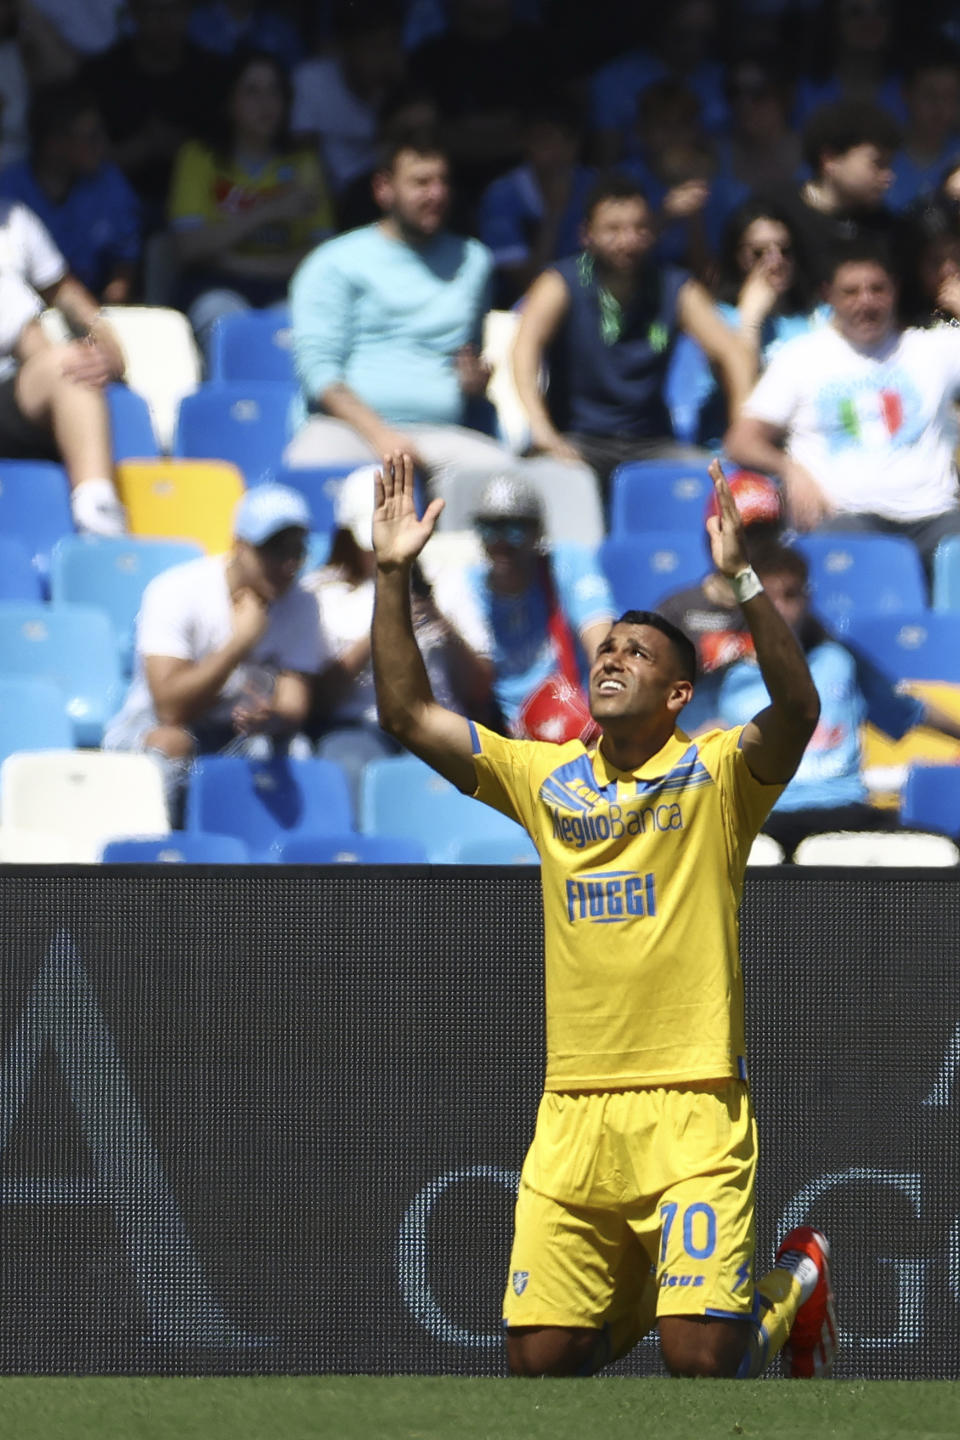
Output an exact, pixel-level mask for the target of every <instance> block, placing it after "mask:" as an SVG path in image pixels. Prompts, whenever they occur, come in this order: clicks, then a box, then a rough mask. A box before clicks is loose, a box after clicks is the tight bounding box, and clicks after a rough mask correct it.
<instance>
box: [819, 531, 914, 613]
mask: <svg viewBox="0 0 960 1440" xmlns="http://www.w3.org/2000/svg"><path fill="white" fill-rule="evenodd" d="M796 546H797V549H798V550H800V551H801V552H802V554H803V555H804V556H805V557H806V560H807V563H808V564H809V566H810V595H811V600H812V603H813V606H814V608H815V609H816V611H817V613H818V614H819V615H820V616H821V617H822V618H823V620H825V621H826V623H827V624H828V625H829V626H830V627H831V629H833V630H835V631H837V632H839V633H843V632H845V631H846V630H847V629H848V627H849V625H850V622H851V620H852V619H853V617H854V616H856V615H905V614H914V613H917V612H921V611H923V610H925V609H926V608H927V586H926V581H925V579H924V575H923V565H922V564H921V562H920V556H919V554H918V552H917V548H916V546H915V545H913V544H912V543H911V542H910V541H909V540H907V539H905V538H903V537H902V536H899V535H863V534H856V535H842V534H833V535H804V536H803V537H802V538H801V539H799V540H797V542H796Z"/></svg>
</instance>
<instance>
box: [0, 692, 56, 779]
mask: <svg viewBox="0 0 960 1440" xmlns="http://www.w3.org/2000/svg"><path fill="white" fill-rule="evenodd" d="M72 746H73V725H72V723H71V720H70V717H69V715H68V714H67V702H66V698H65V697H64V693H63V691H62V690H61V689H60V687H59V686H58V685H56V684H55V683H54V681H52V680H48V679H47V678H46V677H45V676H41V675H7V674H2V675H0V763H2V762H3V761H4V760H6V758H7V756H8V755H13V754H15V753H16V752H17V751H18V750H70V749H71V748H72Z"/></svg>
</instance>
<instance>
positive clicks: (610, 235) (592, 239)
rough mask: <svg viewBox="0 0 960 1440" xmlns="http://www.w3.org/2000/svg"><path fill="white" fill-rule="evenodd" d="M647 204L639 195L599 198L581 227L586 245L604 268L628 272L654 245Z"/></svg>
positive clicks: (634, 267)
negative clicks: (583, 227) (584, 226)
mask: <svg viewBox="0 0 960 1440" xmlns="http://www.w3.org/2000/svg"><path fill="white" fill-rule="evenodd" d="M655 239H656V235H655V234H654V229H653V220H652V218H651V215H650V207H649V206H648V205H647V203H646V201H645V200H641V199H640V197H639V196H628V197H626V198H624V199H622V200H612V199H611V200H601V201H600V204H599V205H598V206H597V208H596V209H595V210H594V212H593V214H592V215H591V216H590V220H589V222H588V224H587V226H586V229H585V231H584V241H585V244H586V247H587V249H588V250H589V251H590V253H591V255H592V256H593V257H594V259H595V260H596V261H597V263H598V264H599V265H602V266H603V267H604V268H605V269H607V270H613V271H615V272H617V273H618V274H629V272H630V271H631V270H634V269H636V267H637V266H638V265H639V264H640V263H641V261H642V260H643V259H644V257H645V256H646V255H647V254H648V253H649V251H650V250H651V248H652V247H653V243H654V240H655Z"/></svg>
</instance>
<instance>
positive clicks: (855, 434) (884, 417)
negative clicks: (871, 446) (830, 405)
mask: <svg viewBox="0 0 960 1440" xmlns="http://www.w3.org/2000/svg"><path fill="white" fill-rule="evenodd" d="M878 425H879V426H880V427H881V428H882V431H883V432H885V434H884V435H883V436H877V437H876V438H878V439H879V438H889V437H892V436H894V435H896V434H897V432H898V430H900V428H901V426H902V425H903V400H902V399H901V397H900V393H899V391H897V390H879V391H873V392H872V393H870V394H867V395H860V396H857V398H856V399H854V398H853V397H852V396H849V395H846V396H844V397H843V399H842V400H841V401H840V427H841V429H842V430H843V432H844V434H846V435H847V436H848V437H849V438H850V439H851V440H857V441H859V442H861V443H862V442H863V441H865V440H867V439H868V438H869V435H870V432H871V431H873V430H875V428H876V427H877V426H878Z"/></svg>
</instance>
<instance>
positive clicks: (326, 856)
mask: <svg viewBox="0 0 960 1440" xmlns="http://www.w3.org/2000/svg"><path fill="white" fill-rule="evenodd" d="M272 851H273V858H274V859H275V860H278V861H279V862H280V863H281V864H283V865H423V864H424V863H425V862H426V859H427V852H426V848H425V847H424V846H423V845H420V844H418V843H417V841H416V840H405V839H398V838H394V837H392V836H386V835H354V834H350V833H347V834H344V835H290V836H289V837H288V838H287V839H285V840H279V841H277V843H276V844H275V845H274V846H273V847H272Z"/></svg>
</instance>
